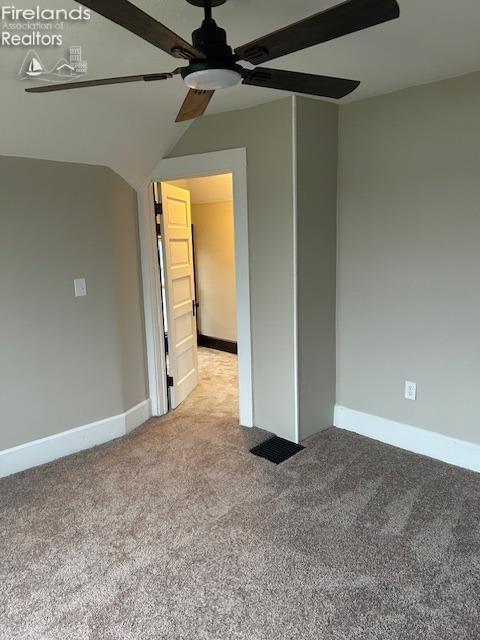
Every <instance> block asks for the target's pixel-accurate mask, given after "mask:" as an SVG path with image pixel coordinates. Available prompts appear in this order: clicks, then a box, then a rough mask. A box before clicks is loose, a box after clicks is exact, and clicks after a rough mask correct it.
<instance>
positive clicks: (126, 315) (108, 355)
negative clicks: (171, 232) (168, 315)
mask: <svg viewBox="0 0 480 640" xmlns="http://www.w3.org/2000/svg"><path fill="white" fill-rule="evenodd" d="M136 217H137V216H136V194H135V192H134V191H133V190H132V189H131V187H129V186H128V185H127V183H126V182H124V181H123V180H122V179H121V178H119V177H118V176H117V175H116V174H114V173H113V172H112V171H111V170H110V169H106V168H103V167H94V166H87V165H79V164H69V163H60V162H47V161H41V160H28V159H24V158H12V157H0V310H1V311H0V407H1V419H0V450H1V449H5V448H9V447H13V446H15V445H18V444H22V443H25V442H28V441H31V440H35V439H38V438H42V437H45V436H49V435H52V434H55V433H59V432H61V431H64V430H65V429H69V428H72V427H76V426H80V425H83V424H88V423H90V422H93V421H96V420H100V419H102V418H106V417H109V416H113V415H116V414H119V413H123V412H124V411H125V410H127V409H129V408H130V407H132V406H134V405H135V404H138V403H140V402H141V401H143V400H145V399H146V398H147V390H146V387H147V384H146V371H145V355H144V335H143V333H144V326H143V317H142V299H141V293H140V292H141V281H140V265H139V250H138V237H137V235H138V233H137V220H136ZM76 277H77V278H78V277H85V278H86V280H87V290H88V295H87V297H86V298H75V297H74V295H73V279H74V278H76Z"/></svg>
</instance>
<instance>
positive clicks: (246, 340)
mask: <svg viewBox="0 0 480 640" xmlns="http://www.w3.org/2000/svg"><path fill="white" fill-rule="evenodd" d="M222 173H231V174H232V176H233V208H234V229H235V273H236V292H237V296H236V307H237V342H238V386H239V400H240V424H241V425H243V426H245V427H253V425H254V408H253V368H252V358H253V353H252V331H251V310H250V264H249V252H248V247H249V244H248V200H247V152H246V149H244V148H242V149H228V150H226V151H215V152H211V153H201V154H196V155H189V156H180V157H177V158H167V159H164V160H161V161H160V162H159V163H158V164H157V166H156V167H155V168H154V170H153V171H152V173H151V175H150V177H149V179H148V180H147V181H146V182H145V184H144V185H143V186H142V187H141V188H140V189H139V190H138V213H139V233H140V250H141V261H142V277H143V298H144V313H145V338H146V346H147V368H148V384H149V392H150V401H151V408H152V415H155V416H161V415H164V414H166V413H167V412H168V400H167V393H168V388H167V377H166V367H165V340H164V329H163V313H162V296H161V289H160V267H159V264H158V247H157V231H156V227H155V220H154V218H155V216H154V214H153V211H154V203H153V189H152V188H151V187H152V183H153V182H168V181H169V180H181V179H186V178H200V177H202V178H203V177H207V176H212V175H219V174H222Z"/></svg>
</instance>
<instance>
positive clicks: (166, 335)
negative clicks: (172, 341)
mask: <svg viewBox="0 0 480 640" xmlns="http://www.w3.org/2000/svg"><path fill="white" fill-rule="evenodd" d="M165 353H166V354H168V333H166V334H165Z"/></svg>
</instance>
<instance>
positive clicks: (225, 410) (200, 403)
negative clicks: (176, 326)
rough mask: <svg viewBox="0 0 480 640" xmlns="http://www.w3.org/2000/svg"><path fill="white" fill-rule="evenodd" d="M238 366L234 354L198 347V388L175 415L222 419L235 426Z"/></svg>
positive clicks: (237, 420)
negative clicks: (196, 415)
mask: <svg viewBox="0 0 480 640" xmlns="http://www.w3.org/2000/svg"><path fill="white" fill-rule="evenodd" d="M237 363H238V359H237V356H236V355H233V354H231V353H225V352H223V351H216V350H214V349H206V348H205V347H199V348H198V374H199V375H198V386H197V388H196V389H195V390H194V391H193V392H192V393H191V395H190V396H189V397H188V398H187V399H186V400H185V401H184V402H183V403H182V404H181V405H180V406H179V407H178V409H176V410H175V411H174V415H175V416H180V415H183V414H185V415H192V413H193V412H195V413H198V414H199V415H206V416H215V417H217V416H223V417H225V419H228V421H229V422H231V424H232V426H234V425H238V424H239V418H238V373H237Z"/></svg>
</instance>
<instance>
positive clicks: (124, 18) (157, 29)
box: [80, 0, 205, 59]
mask: <svg viewBox="0 0 480 640" xmlns="http://www.w3.org/2000/svg"><path fill="white" fill-rule="evenodd" d="M80 4H83V5H85V6H86V7H88V8H89V9H92V10H93V11H95V13H99V14H100V15H102V16H104V17H105V18H108V19H109V20H111V21H112V22H115V24H118V25H120V26H121V27H123V28H124V29H127V30H128V31H131V32H132V33H134V34H135V35H137V36H139V37H140V38H143V39H144V40H146V41H147V42H149V43H150V44H153V45H154V46H155V47H158V48H159V49H163V51H166V52H167V53H169V54H170V55H171V56H173V57H174V58H185V59H190V58H205V56H204V54H203V53H202V52H201V51H198V50H197V49H195V47H192V45H191V44H190V43H189V42H187V41H186V40H184V39H183V38H181V37H180V36H178V35H177V34H176V33H174V32H173V31H171V30H170V29H169V28H168V27H166V26H165V25H163V24H162V23H161V22H158V21H157V20H155V18H152V16H149V15H148V14H147V13H145V12H144V11H142V10H141V9H139V8H138V7H137V6H135V5H134V4H132V3H131V2H128V0H80Z"/></svg>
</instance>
